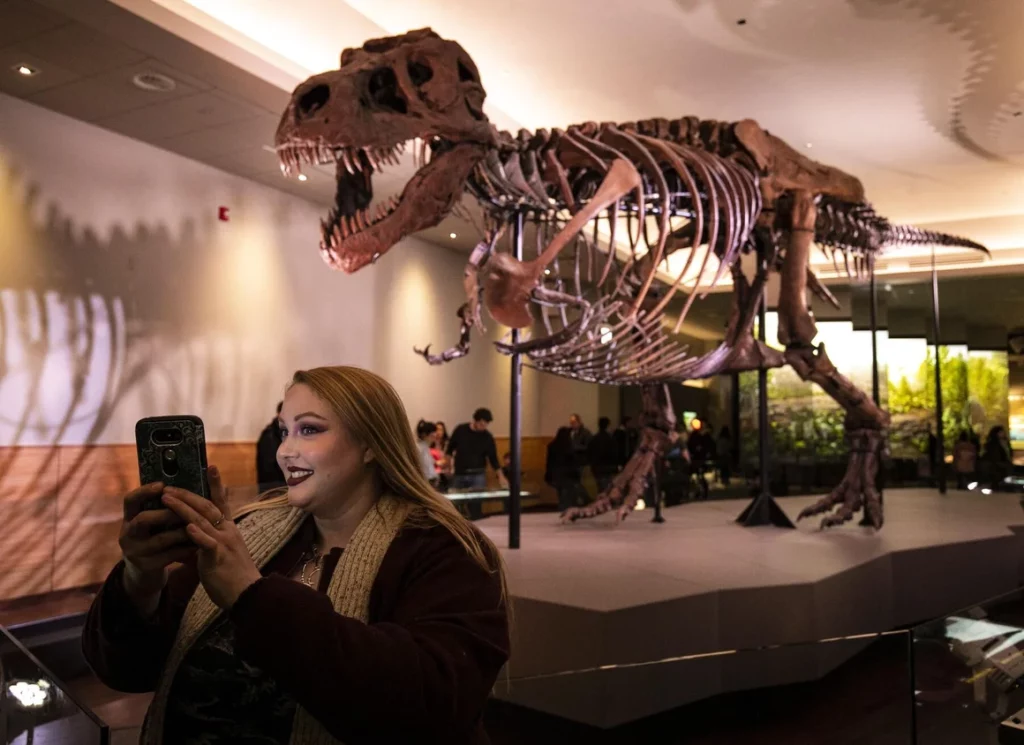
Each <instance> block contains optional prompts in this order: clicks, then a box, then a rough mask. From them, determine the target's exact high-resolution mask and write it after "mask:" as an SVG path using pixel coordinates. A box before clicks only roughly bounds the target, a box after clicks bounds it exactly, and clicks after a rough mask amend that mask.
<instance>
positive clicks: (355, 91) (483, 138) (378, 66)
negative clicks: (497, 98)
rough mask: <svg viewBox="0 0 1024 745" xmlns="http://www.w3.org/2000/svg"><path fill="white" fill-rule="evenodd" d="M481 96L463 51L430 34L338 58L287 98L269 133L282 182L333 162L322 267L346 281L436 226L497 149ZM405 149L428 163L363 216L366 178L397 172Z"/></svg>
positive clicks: (370, 45)
mask: <svg viewBox="0 0 1024 745" xmlns="http://www.w3.org/2000/svg"><path fill="white" fill-rule="evenodd" d="M485 95H486V94H485V92H484V89H483V86H481V85H480V78H479V75H478V73H477V70H476V66H475V65H474V64H473V60H472V59H470V57H469V55H468V54H466V51H465V50H464V49H463V48H462V47H461V46H459V45H458V44H456V43H455V42H453V41H447V40H445V39H442V38H441V37H439V36H438V35H437V34H435V33H434V32H433V31H431V30H430V29H420V30H418V31H410V32H409V33H406V34H403V35H401V36H392V37H388V38H384V39H374V40H371V41H368V42H366V43H365V44H364V45H363V46H362V48H361V49H346V50H345V51H343V52H342V53H341V66H340V68H339V69H337V70H332V71H330V72H325V73H322V74H320V75H314V76H313V77H311V78H309V79H308V80H306V81H305V82H304V83H302V84H301V85H299V86H298V87H297V88H296V89H295V91H294V92H293V93H292V98H291V101H290V102H289V104H288V108H287V109H286V110H285V112H284V115H283V116H282V117H281V123H280V124H279V125H278V128H277V136H276V146H277V152H278V155H279V157H280V159H281V165H282V168H283V169H284V170H285V172H286V173H287V172H290V171H291V170H293V169H296V168H298V167H299V166H300V164H301V163H302V162H303V161H306V162H310V163H336V171H337V178H338V190H337V194H336V196H335V207H334V209H332V210H331V213H330V215H329V216H328V218H327V219H326V220H325V221H322V222H321V229H322V236H323V240H322V243H321V252H322V254H323V257H324V260H325V261H327V263H328V264H330V265H331V266H333V267H335V268H340V269H343V270H344V271H346V272H354V271H356V270H357V269H360V268H361V267H363V266H365V265H366V264H368V263H371V262H372V261H374V260H375V259H376V258H377V257H378V256H380V255H381V254H383V253H384V252H385V251H387V250H388V249H389V248H391V247H392V246H393V245H394V244H395V243H397V242H398V241H399V240H401V239H402V238H404V237H405V236H407V235H409V234H411V233H413V232H415V231H417V230H423V229H425V228H429V227H432V226H434V225H437V224H438V223H439V222H440V221H441V220H442V219H444V217H445V216H446V215H447V214H448V212H449V211H450V210H451V209H452V207H453V206H454V204H455V201H456V200H457V199H458V198H459V197H460V196H461V194H462V190H463V188H464V186H465V183H466V179H467V177H468V175H469V173H470V171H471V170H472V169H473V167H474V166H475V165H476V164H477V162H479V161H480V159H481V158H483V157H484V154H485V153H486V151H487V148H488V147H489V146H491V145H493V144H495V143H496V133H495V130H494V128H493V127H492V126H491V124H490V122H488V120H487V117H486V116H484V113H483V102H484V96H485ZM410 141H412V142H415V143H417V145H420V146H421V147H422V148H423V152H424V153H428V154H429V156H430V157H428V158H424V162H425V164H424V165H422V166H421V167H420V168H419V170H418V171H417V172H416V174H415V175H414V176H413V177H412V179H411V180H410V181H409V184H408V185H407V186H406V187H405V190H404V191H403V192H402V195H401V197H400V198H399V199H397V200H394V199H393V200H392V201H391V202H390V203H388V204H384V205H378V206H377V207H376V208H375V210H374V212H373V214H369V213H368V212H367V208H368V207H369V206H370V200H371V199H372V197H373V174H374V173H375V172H379V171H380V170H381V168H382V166H383V165H385V164H388V163H390V164H392V165H397V164H398V162H399V161H398V155H399V154H400V153H401V152H402V151H404V150H405V147H406V145H408V144H410ZM426 161H429V162H426Z"/></svg>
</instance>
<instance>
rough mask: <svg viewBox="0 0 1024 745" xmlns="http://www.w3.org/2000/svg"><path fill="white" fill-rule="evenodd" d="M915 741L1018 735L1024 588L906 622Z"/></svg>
mask: <svg viewBox="0 0 1024 745" xmlns="http://www.w3.org/2000/svg"><path fill="white" fill-rule="evenodd" d="M913 635H914V650H913V657H914V680H915V701H916V706H915V715H916V719H917V722H916V726H917V742H918V744H919V745H945V744H946V743H972V744H974V743H977V744H978V745H995V743H999V744H1000V745H1013V744H1015V743H1024V688H1022V686H1021V681H1022V680H1024V591H1015V592H1013V593H1010V594H1007V595H1002V596H999V597H997V598H993V599H991V600H988V601H985V602H983V603H979V604H978V605H975V606H972V607H970V608H966V609H964V610H962V611H959V612H956V613H952V614H950V615H947V616H943V617H940V618H937V619H935V620H933V621H930V622H928V623H925V624H922V625H920V626H918V627H916V628H914V630H913Z"/></svg>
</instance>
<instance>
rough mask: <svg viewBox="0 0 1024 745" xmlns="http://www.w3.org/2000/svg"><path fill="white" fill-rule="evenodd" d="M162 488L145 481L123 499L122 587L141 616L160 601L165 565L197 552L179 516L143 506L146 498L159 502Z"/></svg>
mask: <svg viewBox="0 0 1024 745" xmlns="http://www.w3.org/2000/svg"><path fill="white" fill-rule="evenodd" d="M163 490H164V485H163V484H160V483H156V484H146V485H145V486H142V487H140V488H138V489H136V490H134V491H132V492H129V493H128V494H127V496H125V498H124V520H123V521H122V523H121V535H120V537H119V538H118V543H119V544H120V546H121V553H122V555H123V557H124V575H123V576H124V589H125V592H126V593H128V597H129V598H131V600H132V603H133V604H134V605H135V607H136V608H137V609H138V610H139V611H140V612H141V613H142V614H143V615H144V616H149V615H152V614H153V613H154V612H155V611H156V608H157V606H158V605H159V604H160V594H161V592H163V589H164V585H165V584H166V582H167V568H168V567H169V566H170V565H171V564H175V563H177V562H180V561H185V560H187V559H189V558H190V557H191V556H193V555H194V554H195V552H196V545H195V543H194V542H193V541H192V539H191V538H189V537H188V533H186V532H185V525H184V523H183V522H182V520H181V518H179V517H178V516H177V515H176V514H174V513H173V512H171V510H169V509H167V508H165V507H162V506H161V507H160V508H159V509H153V510H144V509H143V505H144V504H145V502H146V501H150V502H152V503H156V504H160V496H161V494H162V493H163Z"/></svg>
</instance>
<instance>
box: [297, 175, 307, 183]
mask: <svg viewBox="0 0 1024 745" xmlns="http://www.w3.org/2000/svg"><path fill="white" fill-rule="evenodd" d="M306 178H307V177H306V174H304V173H300V174H299V181H305V180H306Z"/></svg>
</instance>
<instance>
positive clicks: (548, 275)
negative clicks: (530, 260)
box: [544, 269, 551, 277]
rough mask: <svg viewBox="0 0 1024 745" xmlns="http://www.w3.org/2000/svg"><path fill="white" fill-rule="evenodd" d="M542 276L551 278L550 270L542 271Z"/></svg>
mask: <svg viewBox="0 0 1024 745" xmlns="http://www.w3.org/2000/svg"><path fill="white" fill-rule="evenodd" d="M544 276H545V277H550V276H551V270H550V269H545V270H544Z"/></svg>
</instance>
